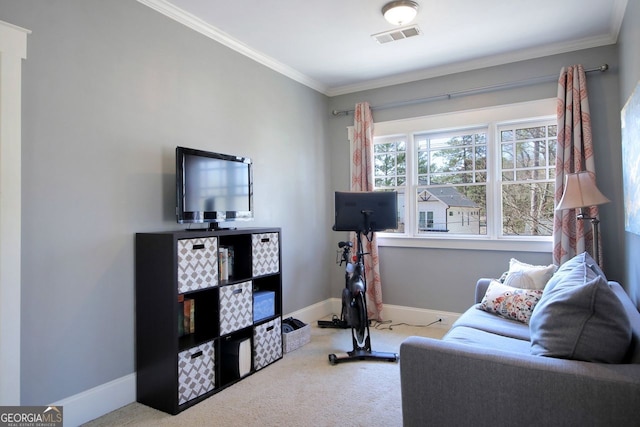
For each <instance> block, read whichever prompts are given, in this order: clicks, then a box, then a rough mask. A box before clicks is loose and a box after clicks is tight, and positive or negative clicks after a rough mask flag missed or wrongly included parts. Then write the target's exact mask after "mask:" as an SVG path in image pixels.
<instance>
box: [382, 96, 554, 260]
mask: <svg viewBox="0 0 640 427" xmlns="http://www.w3.org/2000/svg"><path fill="white" fill-rule="evenodd" d="M554 112H555V99H548V100H540V101H534V102H530V103H522V104H514V105H508V106H500V107H492V108H487V109H482V110H477V111H463V112H458V113H449V114H443V115H438V116H430V117H424V118H418V119H411V120H404V121H397V122H386V123H376V127H375V132H376V136H375V138H374V178H375V190H376V191H397V192H398V210H399V212H398V223H399V225H400V226H399V228H398V230H395V231H394V232H393V233H385V235H383V237H388V238H392V237H397V238H412V239H415V238H423V240H424V241H428V240H429V239H438V240H439V241H442V239H454V240H456V239H457V240H458V241H460V239H462V240H466V241H469V240H478V241H496V242H498V241H502V242H508V241H511V242H516V241H529V242H531V241H540V242H545V243H548V242H550V241H551V237H550V236H551V234H552V230H553V209H554V189H555V157H556V140H557V139H556V138H557V125H556V118H555V116H554ZM460 247H466V246H464V245H461V246H460ZM539 247H540V248H542V247H543V246H539ZM504 248H505V246H501V247H500V249H504ZM544 248H545V249H544V250H545V251H548V250H550V245H548V244H547V245H545V246H544ZM523 250H525V249H523ZM526 250H535V249H526ZM540 250H542V249H540Z"/></svg>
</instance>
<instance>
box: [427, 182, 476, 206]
mask: <svg viewBox="0 0 640 427" xmlns="http://www.w3.org/2000/svg"><path fill="white" fill-rule="evenodd" d="M424 191H426V192H428V193H430V194H431V195H432V196H433V197H435V198H437V199H438V200H440V201H442V202H443V203H445V204H446V205H448V206H449V207H451V206H456V207H468V208H477V207H478V205H477V204H476V203H475V202H473V201H472V200H470V199H468V198H467V197H465V196H464V195H463V194H462V193H460V192H459V191H458V190H456V188H455V187H436V188H429V189H425V190H424Z"/></svg>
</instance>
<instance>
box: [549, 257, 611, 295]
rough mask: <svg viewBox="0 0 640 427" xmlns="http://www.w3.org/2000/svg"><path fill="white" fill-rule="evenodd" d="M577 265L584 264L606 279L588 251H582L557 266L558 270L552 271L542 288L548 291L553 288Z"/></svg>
mask: <svg viewBox="0 0 640 427" xmlns="http://www.w3.org/2000/svg"><path fill="white" fill-rule="evenodd" d="M579 265H586V266H587V267H589V269H591V270H592V271H593V272H594V273H596V274H597V275H599V276H602V278H603V279H604V280H605V281H607V277H606V276H605V275H604V273H603V272H602V270H601V269H600V267H599V266H598V263H597V262H595V261H594V260H593V258H592V257H591V255H589V253H588V252H582V253H581V254H578V255H576V256H574V257H573V258H571V259H570V260H569V261H567V262H565V263H564V264H562V265H561V266H560V267H558V270H557V271H556V272H555V273H554V275H553V276H551V279H549V280H548V281H547V285H546V286H545V288H544V290H545V291H550V290H551V289H553V288H554V287H555V286H556V285H557V284H558V283H559V282H560V281H561V280H562V279H564V277H565V276H566V275H567V274H569V273H571V270H573V269H574V268H575V267H577V266H579Z"/></svg>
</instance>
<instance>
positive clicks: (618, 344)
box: [529, 262, 631, 363]
mask: <svg viewBox="0 0 640 427" xmlns="http://www.w3.org/2000/svg"><path fill="white" fill-rule="evenodd" d="M529 329H530V333H531V353H532V354H534V355H538V356H549V357H557V358H563V359H575V360H584V361H588V362H603V363H620V362H622V360H623V359H624V357H625V355H626V353H627V350H628V348H629V345H630V343H631V323H630V322H629V319H628V317H627V315H626V313H625V311H624V308H623V306H622V303H621V302H620V300H619V299H618V298H617V297H616V295H615V294H614V292H613V291H612V290H611V288H609V284H608V283H607V281H606V280H605V279H604V278H603V277H602V276H601V275H600V274H597V273H596V272H595V271H594V269H593V268H591V267H590V266H589V265H588V264H587V263H585V262H582V263H576V265H574V267H573V268H572V269H571V270H568V269H565V270H564V271H563V272H562V278H561V280H559V281H558V282H557V283H555V284H554V286H553V287H552V288H551V289H545V291H544V293H543V295H542V298H541V299H540V302H538V304H537V305H536V307H535V309H534V310H533V313H532V314H531V319H530V322H529Z"/></svg>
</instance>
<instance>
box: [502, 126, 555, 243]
mask: <svg viewBox="0 0 640 427" xmlns="http://www.w3.org/2000/svg"><path fill="white" fill-rule="evenodd" d="M557 129H558V126H557V125H556V124H555V123H554V122H550V121H546V122H540V123H527V124H520V125H518V124H514V125H509V126H506V125H504V126H500V127H499V128H498V134H499V139H500V141H499V142H500V160H501V162H500V171H501V175H500V177H501V183H502V184H501V185H502V187H501V190H502V191H501V195H502V234H503V235H505V236H551V235H552V233H553V208H554V192H555V162H556V143H557Z"/></svg>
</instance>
